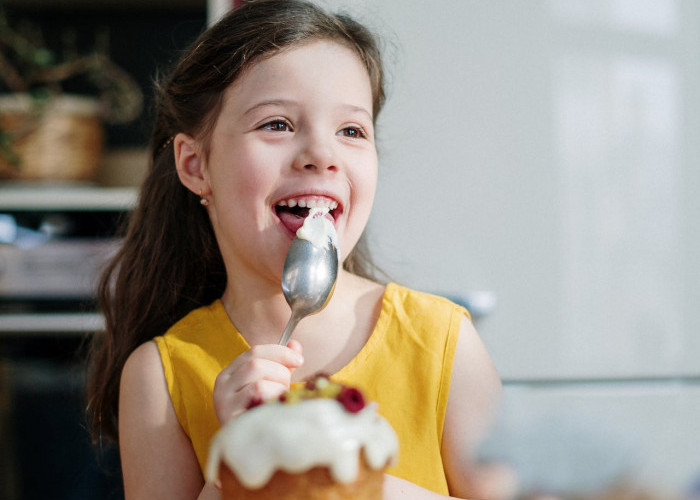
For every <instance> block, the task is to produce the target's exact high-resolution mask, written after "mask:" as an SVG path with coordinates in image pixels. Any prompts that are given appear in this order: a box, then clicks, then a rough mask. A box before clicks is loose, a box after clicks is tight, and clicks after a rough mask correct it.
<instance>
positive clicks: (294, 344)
mask: <svg viewBox="0 0 700 500" xmlns="http://www.w3.org/2000/svg"><path fill="white" fill-rule="evenodd" d="M287 347H289V348H290V349H291V350H293V351H294V352H297V353H299V354H301V355H302V356H303V354H304V352H303V349H302V348H301V343H300V342H299V341H298V340H294V339H292V340H290V341H289V343H288V344H287Z"/></svg>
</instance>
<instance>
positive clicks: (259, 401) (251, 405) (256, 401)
mask: <svg viewBox="0 0 700 500" xmlns="http://www.w3.org/2000/svg"><path fill="white" fill-rule="evenodd" d="M262 403H263V400H262V398H259V397H257V396H256V397H254V398H251V400H250V401H248V406H246V407H245V409H246V410H250V409H251V408H255V407H256V406H260V405H261V404H262Z"/></svg>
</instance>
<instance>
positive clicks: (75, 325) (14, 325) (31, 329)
mask: <svg viewBox="0 0 700 500" xmlns="http://www.w3.org/2000/svg"><path fill="white" fill-rule="evenodd" d="M0 318H2V321H0V337H1V336H17V335H21V336H27V335H47V334H58V333H61V334H66V335H76V334H78V335H80V334H89V333H94V332H98V331H101V330H103V329H104V318H103V317H102V315H101V314H99V313H46V314H44V313H36V314H3V315H2V316H0Z"/></svg>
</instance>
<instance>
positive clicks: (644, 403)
mask: <svg viewBox="0 0 700 500" xmlns="http://www.w3.org/2000/svg"><path fill="white" fill-rule="evenodd" d="M319 2H320V3H322V4H323V5H326V6H329V7H331V8H332V9H334V10H342V9H350V12H352V13H354V14H355V15H356V16H357V17H358V18H360V19H361V20H363V21H365V22H367V23H368V24H370V25H371V26H374V27H375V29H377V30H378V31H379V32H380V33H382V35H383V36H384V38H385V39H386V40H387V41H388V42H389V46H388V51H387V60H388V68H389V72H390V76H391V80H392V81H391V83H390V97H389V101H388V104H387V106H386V108H385V113H384V115H383V116H382V117H381V121H380V130H379V139H380V141H379V144H380V149H381V151H380V154H381V156H380V159H381V174H380V177H381V178H380V188H379V192H378V197H377V201H376V208H375V214H374V216H373V220H372V222H371V228H370V230H371V232H370V236H371V241H372V243H373V246H374V249H375V251H376V252H377V254H378V255H379V257H380V258H379V260H380V263H381V264H382V265H383V266H384V267H385V268H387V269H388V270H389V271H390V272H391V273H392V274H393V275H394V276H395V277H396V278H397V279H398V280H399V281H403V282H405V283H408V284H409V285H412V286H415V287H418V288H422V289H426V290H431V291H436V292H440V293H444V294H448V295H452V296H455V295H456V296H465V295H466V294H468V293H469V292H471V291H475V290H488V291H493V292H495V293H496V295H497V299H498V301H497V305H496V308H495V310H494V311H493V313H492V314H491V315H490V316H489V317H487V318H485V319H483V320H481V321H479V322H478V324H477V326H478V328H479V330H480V332H481V334H482V336H483V338H484V340H485V342H486V343H487V346H488V347H489V349H490V351H491V353H492V356H493V358H494V360H495V362H496V364H497V366H498V368H499V371H500V372H501V374H502V375H503V377H504V378H505V379H506V381H507V382H509V384H508V385H507V391H506V405H505V411H504V415H503V419H502V420H503V421H502V429H501V432H499V433H497V434H496V435H495V436H494V442H493V443H492V444H491V445H490V447H489V449H488V450H487V451H489V452H490V453H492V454H494V455H497V454H498V453H500V454H501V455H502V456H503V457H506V458H509V459H510V460H512V461H513V462H515V463H517V464H518V466H519V468H520V470H521V472H522V473H523V478H524V481H525V484H526V485H530V486H533V485H535V484H536V483H537V482H538V481H539V484H540V485H542V486H543V487H547V486H548V487H551V489H559V490H565V489H566V488H567V487H568V488H576V487H578V486H580V482H581V480H584V479H585V480H588V481H590V482H592V483H590V482H589V484H588V486H589V487H590V488H592V487H595V486H602V485H603V483H604V481H605V477H604V476H605V474H606V473H610V472H611V471H613V469H614V468H615V467H617V469H616V470H617V472H620V471H622V470H634V471H636V473H635V478H639V479H646V480H647V482H649V481H653V482H654V484H655V485H656V486H657V487H659V488H665V489H666V490H665V491H666V492H668V491H669V490H674V494H682V493H684V492H685V491H686V489H687V488H688V487H689V485H690V484H691V483H692V482H693V481H696V480H698V479H700V454H698V453H697V451H696V449H697V445H698V443H700V426H699V425H698V423H697V408H698V406H697V404H698V387H700V364H699V363H698V361H697V360H698V359H700V335H698V334H699V333H700V306H699V305H700V257H699V256H700V202H698V198H700V194H699V193H700V168H699V167H700V140H699V139H698V138H700V90H698V89H700V1H697V0H528V1H515V0H508V1H506V0H488V1H485V0H439V1H436V2H426V1H417V0H357V1H355V2H351V3H350V2H345V1H342V2H341V1H340V0H325V1H324V0H319ZM573 378H579V379H591V378H600V379H603V380H607V382H604V383H572V384H568V385H567V384H565V383H564V384H562V380H569V379H573ZM620 378H622V379H629V378H632V379H637V380H636V381H632V382H629V381H626V382H619V381H616V379H620ZM533 379H544V380H545V381H544V382H543V383H541V384H539V383H532V384H528V383H523V381H532V380H533ZM581 429H583V430H581ZM628 450H631V451H629V453H628V454H627V455H624V452H625V451H628ZM606 458H607V459H608V460H607V462H606ZM616 459H619V462H615V463H613V461H614V460H616ZM606 464H607V465H606ZM596 465H598V466H599V467H598V468H599V469H600V474H599V475H598V476H597V477H595V474H594V473H593V472H592V471H595V470H596ZM606 466H607V467H608V468H607V469H606V468H605V467H606ZM582 471H588V472H589V474H587V475H585V474H582ZM608 479H610V478H608ZM567 481H568V482H567ZM545 489H546V488H545Z"/></svg>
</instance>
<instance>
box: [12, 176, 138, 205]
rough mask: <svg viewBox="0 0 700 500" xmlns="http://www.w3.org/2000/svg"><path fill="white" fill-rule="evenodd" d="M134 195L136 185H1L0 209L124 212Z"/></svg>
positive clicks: (132, 201) (132, 202)
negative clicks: (125, 186) (130, 186)
mask: <svg viewBox="0 0 700 500" xmlns="http://www.w3.org/2000/svg"><path fill="white" fill-rule="evenodd" d="M136 198H137V191H136V189H135V188H129V187H127V188H122V187H95V186H83V185H70V186H69V185H60V184H46V185H44V184H24V183H20V184H15V183H12V182H10V183H5V184H0V210H5V211H32V210H56V211H82V210H90V211H122V210H123V211H127V210H131V209H132V208H133V207H134V205H135V203H136Z"/></svg>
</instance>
